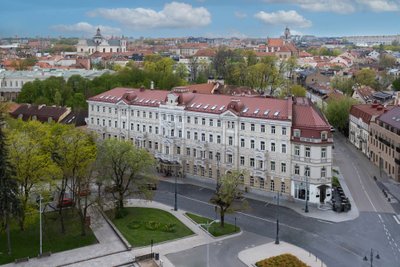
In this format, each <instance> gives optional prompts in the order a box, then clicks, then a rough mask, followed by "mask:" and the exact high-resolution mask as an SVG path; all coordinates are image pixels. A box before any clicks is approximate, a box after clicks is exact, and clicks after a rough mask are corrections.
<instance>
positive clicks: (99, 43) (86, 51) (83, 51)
mask: <svg viewBox="0 0 400 267" xmlns="http://www.w3.org/2000/svg"><path fill="white" fill-rule="evenodd" d="M126 51H127V41H126V40H125V39H109V40H107V39H106V38H104V37H103V36H102V35H101V32H100V28H98V29H97V32H96V35H95V36H93V38H92V39H81V40H79V41H78V44H77V46H76V52H77V53H78V55H91V54H93V53H95V52H100V53H119V52H126Z"/></svg>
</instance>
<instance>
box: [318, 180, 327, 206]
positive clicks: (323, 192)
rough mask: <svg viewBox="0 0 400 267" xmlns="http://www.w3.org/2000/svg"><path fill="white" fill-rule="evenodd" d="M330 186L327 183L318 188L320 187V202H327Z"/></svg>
mask: <svg viewBox="0 0 400 267" xmlns="http://www.w3.org/2000/svg"><path fill="white" fill-rule="evenodd" d="M328 187H329V186H327V185H325V184H323V185H320V186H318V189H319V202H320V203H325V199H326V189H327V188H328Z"/></svg>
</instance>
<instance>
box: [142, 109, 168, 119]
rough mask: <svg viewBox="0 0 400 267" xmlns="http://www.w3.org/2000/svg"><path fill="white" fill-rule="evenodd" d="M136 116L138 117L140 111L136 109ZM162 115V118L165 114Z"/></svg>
mask: <svg viewBox="0 0 400 267" xmlns="http://www.w3.org/2000/svg"><path fill="white" fill-rule="evenodd" d="M136 116H137V117H140V111H139V110H138V111H136ZM163 116H164V118H165V114H164V115H163Z"/></svg>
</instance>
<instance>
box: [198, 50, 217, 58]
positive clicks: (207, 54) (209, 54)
mask: <svg viewBox="0 0 400 267" xmlns="http://www.w3.org/2000/svg"><path fill="white" fill-rule="evenodd" d="M215 54H216V52H215V50H213V49H200V50H199V51H197V53H196V54H195V55H194V56H195V57H214V56H215Z"/></svg>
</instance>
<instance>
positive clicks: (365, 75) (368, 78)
mask: <svg viewBox="0 0 400 267" xmlns="http://www.w3.org/2000/svg"><path fill="white" fill-rule="evenodd" d="M355 78H356V79H355V80H356V82H357V83H359V84H363V85H367V86H371V87H372V88H376V87H377V81H376V73H375V71H374V70H372V69H367V68H364V69H362V70H360V71H358V72H357V73H356V77H355Z"/></svg>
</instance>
